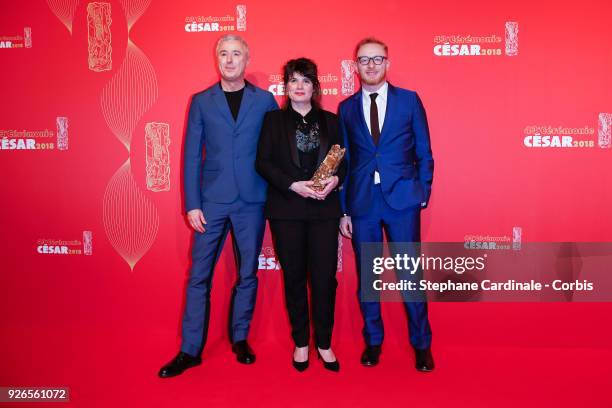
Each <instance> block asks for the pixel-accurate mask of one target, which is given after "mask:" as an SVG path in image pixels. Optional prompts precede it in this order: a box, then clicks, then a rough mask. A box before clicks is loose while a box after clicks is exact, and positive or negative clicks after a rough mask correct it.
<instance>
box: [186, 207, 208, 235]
mask: <svg viewBox="0 0 612 408" xmlns="http://www.w3.org/2000/svg"><path fill="white" fill-rule="evenodd" d="M187 221H189V225H191V228H193V229H194V230H196V231H198V232H199V233H201V234H203V233H204V231H206V228H204V224H206V219H205V218H204V213H203V212H202V210H200V209H199V208H196V209H195V210H190V211H188V212H187Z"/></svg>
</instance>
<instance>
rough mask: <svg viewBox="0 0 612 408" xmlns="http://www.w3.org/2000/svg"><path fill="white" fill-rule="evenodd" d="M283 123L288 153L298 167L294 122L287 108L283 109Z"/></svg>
mask: <svg viewBox="0 0 612 408" xmlns="http://www.w3.org/2000/svg"><path fill="white" fill-rule="evenodd" d="M282 118H283V125H284V127H285V136H286V137H287V141H288V142H289V153H291V160H292V161H293V164H295V166H296V167H300V159H299V158H298V151H297V142H296V141H295V123H293V120H292V118H291V113H290V112H289V111H288V110H287V109H283V114H282Z"/></svg>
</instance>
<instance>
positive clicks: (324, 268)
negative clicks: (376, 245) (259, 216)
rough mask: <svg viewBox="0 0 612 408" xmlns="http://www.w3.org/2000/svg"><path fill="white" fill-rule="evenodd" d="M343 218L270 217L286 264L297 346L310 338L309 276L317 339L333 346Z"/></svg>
mask: <svg viewBox="0 0 612 408" xmlns="http://www.w3.org/2000/svg"><path fill="white" fill-rule="evenodd" d="M338 225H339V219H338V218H333V219H326V220H270V230H271V232H272V236H273V239H274V247H275V250H276V255H277V257H278V260H279V261H280V264H281V267H282V268H283V278H284V281H285V302H286V305H287V312H288V313H289V321H290V322H291V335H292V337H293V341H294V342H295V345H296V347H305V346H307V345H308V340H309V338H310V320H309V317H308V287H307V282H308V277H310V292H311V304H312V320H313V326H314V330H315V343H316V345H317V347H319V348H321V349H328V348H329V347H330V346H331V336H332V329H333V327H334V307H335V303H336V287H337V286H338V282H337V281H336V266H337V262H338Z"/></svg>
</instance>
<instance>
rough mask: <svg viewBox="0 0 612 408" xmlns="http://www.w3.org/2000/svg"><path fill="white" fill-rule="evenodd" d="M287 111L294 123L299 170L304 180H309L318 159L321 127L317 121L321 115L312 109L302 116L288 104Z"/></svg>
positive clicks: (315, 168)
mask: <svg viewBox="0 0 612 408" xmlns="http://www.w3.org/2000/svg"><path fill="white" fill-rule="evenodd" d="M287 110H288V111H289V112H290V114H291V117H292V118H293V120H294V121H295V141H296V146H297V150H298V157H299V159H300V168H301V170H302V172H303V174H304V178H305V179H310V178H311V177H312V176H313V174H314V172H315V171H316V170H317V160H318V157H319V145H320V132H321V125H320V124H319V121H320V119H321V117H320V116H321V115H320V114H319V111H318V109H315V108H312V109H310V111H309V112H308V113H307V114H306V116H302V114H301V113H299V112H296V111H295V110H294V109H293V108H292V107H291V104H289V106H288V108H287Z"/></svg>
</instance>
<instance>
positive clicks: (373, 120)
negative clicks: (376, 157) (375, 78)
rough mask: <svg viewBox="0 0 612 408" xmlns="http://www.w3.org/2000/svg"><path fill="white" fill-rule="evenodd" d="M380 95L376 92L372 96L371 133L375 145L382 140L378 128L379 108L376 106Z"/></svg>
mask: <svg viewBox="0 0 612 408" xmlns="http://www.w3.org/2000/svg"><path fill="white" fill-rule="evenodd" d="M377 96H378V94H377V93H376V92H374V93H371V94H370V100H371V103H370V133H372V139H374V144H376V145H377V144H378V139H380V126H378V106H377V105H376V97H377Z"/></svg>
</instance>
